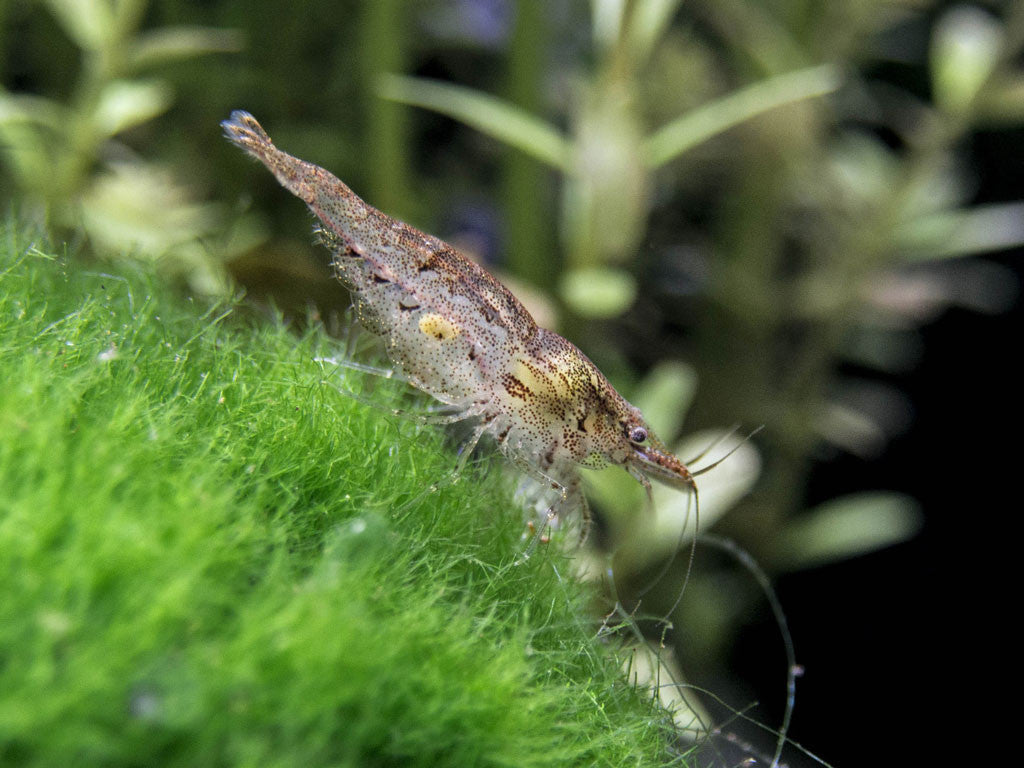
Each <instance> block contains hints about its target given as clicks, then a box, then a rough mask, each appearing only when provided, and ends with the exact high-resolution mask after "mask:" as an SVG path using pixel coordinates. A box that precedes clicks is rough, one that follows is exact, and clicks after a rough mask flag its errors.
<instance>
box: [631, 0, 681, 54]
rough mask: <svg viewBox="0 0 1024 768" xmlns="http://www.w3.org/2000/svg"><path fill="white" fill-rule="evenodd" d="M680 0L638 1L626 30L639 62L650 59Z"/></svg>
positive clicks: (632, 49)
mask: <svg viewBox="0 0 1024 768" xmlns="http://www.w3.org/2000/svg"><path fill="white" fill-rule="evenodd" d="M679 3H680V0H637V2H636V3H634V8H633V15H632V16H631V17H630V20H629V28H628V29H627V30H626V34H627V44H628V45H629V49H630V52H631V53H632V54H633V56H634V58H636V60H637V61H638V62H643V61H644V60H646V59H648V58H649V57H650V55H651V53H652V52H653V51H654V48H655V47H656V46H657V44H658V41H659V40H661V37H662V35H663V34H664V33H665V29H666V28H667V27H668V24H669V22H670V21H672V16H673V14H675V12H676V10H677V9H678V8H679Z"/></svg>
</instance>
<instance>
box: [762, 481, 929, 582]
mask: <svg viewBox="0 0 1024 768" xmlns="http://www.w3.org/2000/svg"><path fill="white" fill-rule="evenodd" d="M921 524H922V516H921V510H920V508H919V505H918V503H917V502H916V501H915V500H914V499H912V498H910V497H909V496H904V495H903V494H899V493H889V492H885V491H877V492H873V493H857V494H852V495H850V496H844V497H842V498H839V499H834V500H832V501H829V502H826V503H825V504H822V505H821V506H819V507H816V508H815V509H812V510H810V511H809V512H807V513H806V514H805V515H803V516H802V517H800V518H798V519H797V520H795V521H794V522H792V523H790V524H789V526H788V527H786V528H785V529H784V530H783V531H782V537H781V540H780V542H779V547H778V557H779V562H780V564H781V565H783V566H784V567H786V568H789V569H791V570H797V569H800V568H810V567H813V566H816V565H823V564H825V563H832V562H836V561H837V560H843V559H846V558H849V557H855V556H857V555H863V554H866V553H868V552H874V551H876V550H879V549H882V548H884V547H888V546H892V545H893V544H898V543H900V542H901V541H906V540H907V539H909V538H911V537H913V536H914V535H915V534H916V533H917V532H918V531H919V530H920V529H921Z"/></svg>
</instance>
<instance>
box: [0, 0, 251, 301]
mask: <svg viewBox="0 0 1024 768" xmlns="http://www.w3.org/2000/svg"><path fill="white" fill-rule="evenodd" d="M41 5H44V6H45V7H47V8H48V9H49V11H50V13H51V14H52V17H53V18H54V19H55V20H56V22H57V23H58V25H59V27H60V29H61V31H62V32H63V34H64V35H65V36H66V37H67V39H68V40H69V41H70V42H71V43H72V44H73V45H75V46H76V47H77V48H78V50H79V53H80V56H81V63H80V67H79V72H78V79H77V81H76V82H75V84H74V86H73V89H72V91H71V94H70V96H69V98H68V99H67V100H66V101H58V100H56V99H53V98H47V97H44V96H39V95H35V94H31V93H24V92H10V91H7V90H4V89H3V88H0V140H2V142H3V148H2V152H0V156H2V158H3V160H2V163H3V166H4V167H5V168H6V171H7V175H8V176H9V178H10V179H11V180H12V181H13V183H14V186H15V187H16V189H17V192H18V193H19V194H20V196H21V198H22V203H21V205H22V206H23V207H24V208H25V210H23V211H22V213H23V215H29V216H32V217H34V218H36V219H37V220H39V221H41V222H44V223H45V224H47V225H48V226H50V227H53V228H56V229H58V230H60V231H62V232H63V233H65V234H70V233H73V232H74V233H81V235H84V237H85V238H86V239H87V240H88V242H89V244H90V245H91V246H92V250H93V251H94V252H95V253H96V254H100V255H103V256H105V257H115V258H116V257H118V256H120V255H124V254H130V255H131V256H133V257H135V258H140V259H144V260H147V261H152V262H156V263H157V264H158V266H159V267H160V268H161V270H162V271H164V272H166V273H168V274H170V275H173V276H176V277H185V278H187V279H188V281H189V282H190V284H191V285H192V287H193V288H195V289H197V290H201V291H204V292H215V291H219V290H222V289H223V287H224V285H225V282H224V272H223V268H222V266H221V264H220V262H219V260H218V259H216V258H215V257H214V256H213V255H212V254H211V252H210V250H209V248H208V247H207V246H205V245H204V244H203V243H202V238H204V237H206V238H212V237H213V236H214V235H215V234H217V233H219V232H221V231H222V230H223V227H224V221H223V217H222V212H221V209H220V207H219V206H217V205H215V204H212V203H204V202H200V201H198V199H197V197H196V195H195V193H194V192H193V191H192V190H191V189H189V187H188V185H187V184H184V183H182V182H181V181H180V180H179V178H180V176H179V174H177V173H175V170H174V169H172V168H170V167H165V166H162V165H160V164H158V163H156V162H152V161H149V160H145V159H143V158H141V157H139V156H138V155H137V154H135V153H134V152H133V151H132V150H131V149H130V148H129V146H128V145H127V144H125V143H123V142H122V141H121V138H122V137H123V136H124V135H125V134H126V133H127V132H129V131H131V130H133V129H137V128H139V127H140V126H144V125H146V124H147V123H149V122H150V121H152V120H153V119H154V118H156V117H157V116H159V115H161V114H163V113H164V112H165V111H167V109H169V108H170V106H171V102H172V100H173V93H172V91H171V88H170V86H169V85H168V84H167V82H166V81H164V80H162V79H160V78H158V77H154V76H153V75H152V74H151V73H152V72H153V71H154V70H157V69H158V68H159V67H160V66H162V65H165V64H167V63H169V62H173V61H178V60H182V59H187V58H191V57H195V56H199V55H202V54H208V53H214V52H224V51H233V50H237V49H238V47H239V45H240V40H239V37H238V35H236V34H235V33H234V32H231V31H228V30H221V29H207V28H200V27H184V26H181V27H166V28H162V29H155V30H149V31H144V30H142V29H141V25H142V18H143V16H144V14H145V12H146V7H147V3H146V2H145V0H48V1H47V2H45V3H41Z"/></svg>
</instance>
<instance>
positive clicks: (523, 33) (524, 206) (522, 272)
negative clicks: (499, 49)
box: [502, 2, 558, 286]
mask: <svg viewBox="0 0 1024 768" xmlns="http://www.w3.org/2000/svg"><path fill="white" fill-rule="evenodd" d="M546 30H547V24H546V23H545V14H544V8H543V5H542V4H541V3H534V2H520V3H517V4H516V21H515V26H514V28H513V32H512V39H511V40H510V41H509V46H508V59H507V62H508V64H507V65H508V74H507V78H506V82H507V84H506V95H507V98H508V100H509V102H510V103H512V104H514V105H515V106H517V107H519V108H520V109H523V110H524V111H527V112H530V113H534V114H536V113H538V112H540V111H541V108H542V106H543V103H542V95H543V94H542V87H543V80H544V73H545V72H546V71H547V67H546V66H545V64H546V51H547V42H548V41H547V37H546V35H545V32H546ZM502 167H503V175H502V200H503V204H502V210H503V211H504V214H505V222H504V230H505V237H504V241H505V247H506V249H507V262H508V266H509V269H510V270H511V271H512V273H513V274H515V275H516V276H518V277H519V278H521V279H523V280H526V281H528V282H530V283H533V284H534V285H538V286H548V285H551V283H552V281H553V280H554V278H555V276H556V275H557V274H558V261H557V259H556V258H554V255H555V253H556V249H555V244H554V242H553V239H552V237H551V226H550V222H551V217H550V214H549V213H548V212H549V211H550V210H551V207H552V201H551V200H548V199H545V190H548V191H549V193H550V189H549V187H550V182H551V177H550V171H549V170H548V169H547V168H545V167H544V166H542V165H541V164H540V163H539V162H538V161H537V160H535V159H533V158H531V157H529V156H527V155H525V154H523V153H520V152H505V153H504V155H503V159H502Z"/></svg>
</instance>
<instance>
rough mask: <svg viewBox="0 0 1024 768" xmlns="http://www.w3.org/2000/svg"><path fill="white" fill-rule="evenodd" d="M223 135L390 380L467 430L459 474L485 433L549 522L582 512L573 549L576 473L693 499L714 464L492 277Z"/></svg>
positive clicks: (245, 134)
mask: <svg viewBox="0 0 1024 768" xmlns="http://www.w3.org/2000/svg"><path fill="white" fill-rule="evenodd" d="M221 127H222V128H223V129H224V134H225V136H226V137H227V138H228V139H229V140H230V141H231V142H233V143H234V144H236V145H237V146H238V147H240V148H242V149H244V150H245V151H246V152H248V153H249V154H250V155H252V156H253V157H255V158H256V159H257V160H259V161H260V162H262V163H263V164H264V165H265V166H266V167H267V168H268V169H269V170H270V172H271V173H273V174H274V176H276V177H277V180H278V181H279V182H280V183H281V184H282V186H284V187H285V188H286V189H287V190H288V191H290V192H291V193H292V194H294V195H295V196H296V197H298V198H300V199H301V200H302V201H303V202H305V203H306V205H307V206H309V209H310V210H311V211H312V212H313V214H314V215H315V216H316V217H317V219H318V220H319V224H318V226H317V234H318V236H319V238H320V240H321V242H322V243H323V244H324V245H325V246H326V247H327V248H328V249H329V250H330V252H331V255H332V263H333V266H334V270H335V274H336V276H337V277H338V279H339V280H340V281H341V282H342V283H344V284H345V285H346V286H347V287H348V288H349V289H350V290H351V292H352V294H353V297H354V303H355V307H356V314H357V317H358V319H359V321H360V324H361V325H362V326H364V327H365V328H366V329H367V330H369V331H370V332H372V333H375V334H377V335H379V336H382V337H383V339H384V345H385V348H386V351H387V355H388V357H389V358H390V360H391V362H392V364H393V365H394V366H395V368H396V370H397V371H398V372H399V373H401V374H402V375H404V376H405V377H406V378H407V379H408V381H409V382H410V383H411V384H412V385H413V386H415V387H417V388H418V389H420V390H422V391H424V392H426V393H427V394H429V395H431V396H432V397H434V398H435V399H437V400H439V401H440V402H441V403H443V404H444V405H446V406H448V409H446V410H450V411H452V412H453V414H454V416H453V417H452V418H451V421H456V420H463V419H464V420H472V421H474V428H473V432H472V434H471V436H470V438H469V440H468V441H467V444H466V446H465V447H464V449H463V451H462V455H461V457H460V463H459V467H460V468H461V466H462V465H463V464H464V463H465V460H466V459H467V458H468V456H469V454H470V453H471V452H472V451H473V449H474V448H475V446H476V444H477V442H478V441H479V440H480V438H481V437H483V436H484V435H490V436H492V437H493V438H494V440H495V442H496V443H497V445H498V448H499V449H500V451H501V452H502V454H504V456H506V457H507V458H508V459H509V460H511V461H512V463H513V464H515V465H516V466H517V467H519V468H520V469H522V470H523V471H524V472H526V473H527V474H528V475H529V476H530V477H532V478H533V479H534V480H536V481H538V482H539V483H540V484H541V487H547V488H551V489H552V490H553V491H555V492H556V494H555V498H554V501H553V502H552V503H551V504H550V505H548V506H547V509H546V510H545V512H544V515H543V517H544V524H545V525H548V524H550V525H555V524H557V523H558V521H560V520H562V519H564V518H565V516H567V515H569V514H571V513H576V512H578V513H579V514H580V515H581V518H582V523H583V525H582V530H581V540H582V539H585V538H586V535H587V531H588V530H589V523H590V511H589V508H588V505H587V501H586V498H585V496H584V495H583V490H582V487H581V477H580V472H579V468H580V467H591V468H598V467H602V466H607V465H609V464H611V465H617V466H621V467H624V468H625V469H626V470H627V471H628V472H629V473H630V474H631V475H632V476H633V477H634V478H635V479H636V480H637V481H638V482H640V483H641V484H642V485H643V486H644V488H645V489H646V490H647V493H648V496H650V493H651V482H650V481H651V480H652V479H653V480H657V481H659V482H661V483H665V484H667V485H669V486H673V487H676V488H680V489H685V490H688V491H692V492H693V493H694V494H695V495H696V492H697V485H696V482H695V480H694V477H695V475H696V474H700V473H701V472H703V471H704V470H705V469H710V467H706V468H704V469H702V470H701V471H700V472H696V473H691V471H690V470H689V469H688V468H687V467H686V465H685V464H684V463H683V462H682V461H680V460H679V459H678V458H676V457H675V456H674V455H673V454H672V453H671V452H670V451H669V450H668V448H666V446H665V444H664V443H662V442H661V441H660V440H659V439H658V438H657V437H656V436H655V434H654V432H653V430H652V429H651V428H650V426H649V425H648V424H647V422H646V421H645V420H644V417H643V415H642V414H641V413H640V410H639V409H638V408H636V407H634V406H633V405H631V404H630V403H628V402H627V401H626V400H625V398H623V397H622V396H621V395H620V394H619V393H618V392H617V391H616V390H615V388H614V387H613V386H612V385H611V384H610V383H609V381H608V379H606V378H605V377H604V375H603V374H602V373H601V372H600V371H599V370H598V369H597V366H595V365H594V364H593V363H592V362H591V361H590V360H589V359H588V358H587V356H586V355H585V354H583V352H581V351H580V350H579V349H578V348H577V347H576V346H575V345H574V344H572V343H571V342H570V341H568V340H567V339H565V338H563V337H562V336H560V335H558V334H557V333H554V332H553V331H549V330H547V329H545V328H541V327H539V326H538V325H537V323H536V322H535V321H534V319H533V317H531V316H530V313H529V312H527V311H526V308H525V307H523V305H522V304H520V303H519V301H518V300H517V299H516V298H515V296H513V295H512V294H511V293H510V292H509V291H508V289H507V288H505V286H503V285H502V284H501V283H499V282H498V281H497V280H496V279H495V278H494V277H493V276H492V275H491V274H490V273H488V272H487V271H486V270H484V269H483V268H482V267H480V266H479V265H477V264H475V263H474V262H472V261H470V260H469V259H467V258H465V257H464V256H462V255H461V254H460V253H459V252H458V251H456V250H455V249H454V248H452V246H450V245H448V244H447V243H445V242H443V241H442V240H440V239H438V238H436V237H434V236H432V235H428V234H425V233H423V232H421V231H419V230H418V229H415V228H414V227H411V226H409V225H408V224H405V223H403V222H401V221H397V220H395V219H393V218H391V217H390V216H387V215H386V214H384V213H382V212H381V211H378V210H377V209H376V208H373V207H372V206H370V205H368V204H367V203H365V202H364V201H363V200H362V199H360V198H359V197H358V196H357V195H356V194H355V193H354V192H353V191H352V190H351V189H349V187H348V186H346V185H345V184H344V183H343V182H342V181H340V180H339V179H338V178H337V177H335V176H334V175H333V174H331V173H330V172H328V171H326V170H324V169H323V168H320V167H319V166H316V165H313V164H312V163H308V162H306V161H304V160H299V159H298V158H296V157H293V156H291V155H289V154H287V153H285V152H282V151H281V150H279V149H278V148H277V147H275V146H274V144H273V142H271V140H270V137H269V136H268V135H267V133H266V132H265V131H264V130H263V128H262V127H261V126H260V124H259V123H258V122H257V121H256V119H255V118H254V117H253V116H252V115H250V114H249V113H248V112H244V111H241V110H238V111H235V112H232V113H231V117H230V119H229V120H225V121H224V122H222V123H221ZM716 463H717V462H716Z"/></svg>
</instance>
